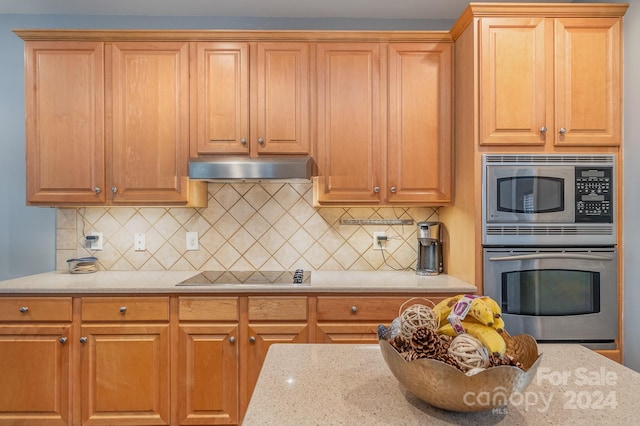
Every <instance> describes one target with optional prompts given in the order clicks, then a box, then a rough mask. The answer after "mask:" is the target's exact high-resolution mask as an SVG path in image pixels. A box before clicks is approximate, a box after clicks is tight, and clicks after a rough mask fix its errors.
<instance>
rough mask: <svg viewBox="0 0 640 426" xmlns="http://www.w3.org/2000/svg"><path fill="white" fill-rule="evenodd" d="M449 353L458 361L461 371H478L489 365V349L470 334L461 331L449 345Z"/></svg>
mask: <svg viewBox="0 0 640 426" xmlns="http://www.w3.org/2000/svg"><path fill="white" fill-rule="evenodd" d="M448 353H449V355H451V356H452V357H454V358H455V359H456V361H458V365H460V368H461V369H462V371H464V372H467V371H470V370H471V371H473V372H474V373H476V372H478V369H484V368H487V367H488V366H489V359H490V358H489V351H488V350H487V348H485V347H484V345H483V344H482V343H481V342H480V341H479V340H478V339H476V338H475V337H473V336H471V335H470V334H467V333H463V334H459V335H458V336H456V337H455V338H454V339H453V340H452V341H451V344H450V345H449V350H448Z"/></svg>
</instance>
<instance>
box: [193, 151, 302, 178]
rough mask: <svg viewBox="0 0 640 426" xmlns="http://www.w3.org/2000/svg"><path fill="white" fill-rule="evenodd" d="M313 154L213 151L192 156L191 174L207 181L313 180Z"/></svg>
mask: <svg viewBox="0 0 640 426" xmlns="http://www.w3.org/2000/svg"><path fill="white" fill-rule="evenodd" d="M312 165H313V160H312V159H311V157H299V156H293V155H292V156H287V155H272V156H261V157H259V158H252V157H241V156H227V155H211V156H205V157H196V158H191V159H190V160H189V178H190V179H199V180H206V181H220V180H222V181H232V182H233V181H256V180H257V181H261V180H276V181H293V182H296V181H297V182H309V181H311V169H312Z"/></svg>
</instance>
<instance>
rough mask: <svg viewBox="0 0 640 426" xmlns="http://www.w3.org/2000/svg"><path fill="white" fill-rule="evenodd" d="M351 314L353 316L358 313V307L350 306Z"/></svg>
mask: <svg viewBox="0 0 640 426" xmlns="http://www.w3.org/2000/svg"><path fill="white" fill-rule="evenodd" d="M351 312H353V313H354V314H355V313H356V312H358V307H357V306H352V307H351Z"/></svg>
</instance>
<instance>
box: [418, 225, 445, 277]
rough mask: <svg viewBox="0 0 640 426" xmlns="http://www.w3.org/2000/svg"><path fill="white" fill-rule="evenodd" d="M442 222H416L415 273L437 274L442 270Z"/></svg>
mask: <svg viewBox="0 0 640 426" xmlns="http://www.w3.org/2000/svg"><path fill="white" fill-rule="evenodd" d="M443 266H444V265H443V260H442V224H441V223H440V222H418V263H417V265H416V274H418V275H438V274H440V273H442V271H443V269H444V268H443Z"/></svg>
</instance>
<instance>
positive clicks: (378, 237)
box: [373, 232, 387, 250]
mask: <svg viewBox="0 0 640 426" xmlns="http://www.w3.org/2000/svg"><path fill="white" fill-rule="evenodd" d="M386 244H387V233H386V232H374V233H373V250H384V248H385V246H386Z"/></svg>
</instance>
